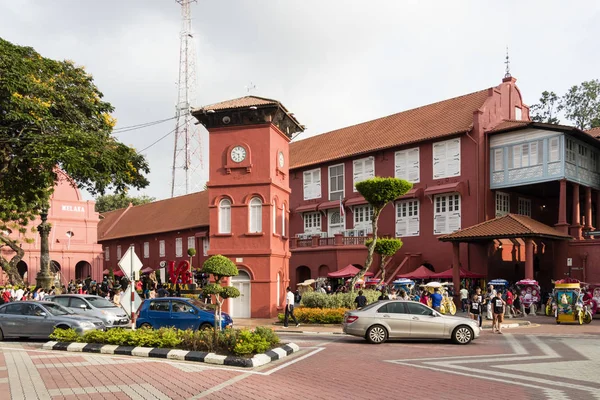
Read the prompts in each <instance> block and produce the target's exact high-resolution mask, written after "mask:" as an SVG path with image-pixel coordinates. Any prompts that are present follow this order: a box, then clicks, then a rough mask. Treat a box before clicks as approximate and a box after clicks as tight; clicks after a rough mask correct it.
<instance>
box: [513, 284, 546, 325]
mask: <svg viewBox="0 0 600 400" xmlns="http://www.w3.org/2000/svg"><path fill="white" fill-rule="evenodd" d="M516 285H517V290H518V294H519V299H520V300H521V313H522V314H523V316H526V315H533V316H535V315H536V314H535V312H536V310H537V307H538V303H539V302H540V300H541V293H540V285H539V283H538V281H536V280H534V279H523V280H520V281H518V282H517V283H516Z"/></svg>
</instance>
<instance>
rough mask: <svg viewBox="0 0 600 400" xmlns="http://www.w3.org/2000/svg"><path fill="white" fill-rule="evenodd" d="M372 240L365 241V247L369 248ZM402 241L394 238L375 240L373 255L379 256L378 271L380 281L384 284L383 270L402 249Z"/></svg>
mask: <svg viewBox="0 0 600 400" xmlns="http://www.w3.org/2000/svg"><path fill="white" fill-rule="evenodd" d="M372 241H373V239H369V240H367V241H366V243H365V245H366V246H367V247H369V246H370V245H371V242H372ZM402 244H403V243H402V240H400V239H396V238H381V239H377V243H376V244H375V253H377V254H379V257H380V262H379V270H380V271H381V281H382V282H385V269H386V267H387V265H388V264H389V263H390V261H391V259H392V257H394V255H395V254H396V253H397V252H398V250H400V248H402Z"/></svg>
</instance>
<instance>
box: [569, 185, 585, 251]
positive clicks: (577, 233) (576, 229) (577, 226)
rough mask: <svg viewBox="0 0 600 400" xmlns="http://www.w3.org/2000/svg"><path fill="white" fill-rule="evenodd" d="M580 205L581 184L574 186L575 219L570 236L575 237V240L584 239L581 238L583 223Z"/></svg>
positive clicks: (573, 219)
mask: <svg viewBox="0 0 600 400" xmlns="http://www.w3.org/2000/svg"><path fill="white" fill-rule="evenodd" d="M580 210H581V209H580V205H579V184H578V183H574V184H573V218H572V223H571V227H570V232H569V234H570V235H571V236H573V237H574V238H575V239H582V237H581V222H580V220H579V218H580V217H579V215H580V213H581V211H580Z"/></svg>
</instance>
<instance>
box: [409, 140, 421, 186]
mask: <svg viewBox="0 0 600 400" xmlns="http://www.w3.org/2000/svg"><path fill="white" fill-rule="evenodd" d="M407 164H408V165H407V170H408V181H409V182H413V183H415V182H419V180H420V167H421V160H420V159H419V148H418V147H417V148H415V149H411V150H409V151H408V159H407Z"/></svg>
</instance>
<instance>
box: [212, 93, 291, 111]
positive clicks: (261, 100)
mask: <svg viewBox="0 0 600 400" xmlns="http://www.w3.org/2000/svg"><path fill="white" fill-rule="evenodd" d="M274 104H279V105H281V104H280V103H279V102H278V101H277V100H273V99H267V98H265V97H258V96H244V97H240V98H238V99H233V100H227V101H222V102H220V103H215V104H210V105H208V106H203V107H201V108H200V109H201V110H215V111H218V110H231V109H235V108H244V107H252V106H269V105H274Z"/></svg>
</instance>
